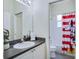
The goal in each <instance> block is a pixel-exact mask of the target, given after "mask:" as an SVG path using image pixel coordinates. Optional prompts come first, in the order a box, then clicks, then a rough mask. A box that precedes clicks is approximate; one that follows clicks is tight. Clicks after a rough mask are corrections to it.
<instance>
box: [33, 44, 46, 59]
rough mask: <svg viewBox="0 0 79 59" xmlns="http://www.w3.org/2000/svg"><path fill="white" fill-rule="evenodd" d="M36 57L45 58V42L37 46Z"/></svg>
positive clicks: (35, 58) (37, 58)
mask: <svg viewBox="0 0 79 59" xmlns="http://www.w3.org/2000/svg"><path fill="white" fill-rule="evenodd" d="M33 53H34V59H45V44H42V45H40V46H38V47H36V48H35V51H34V52H33Z"/></svg>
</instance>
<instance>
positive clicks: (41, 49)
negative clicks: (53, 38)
mask: <svg viewBox="0 0 79 59" xmlns="http://www.w3.org/2000/svg"><path fill="white" fill-rule="evenodd" d="M14 59H45V43H44V44H41V45H39V46H37V47H35V48H33V49H31V50H29V51H27V52H25V53H23V54H21V55H19V56H17V57H16V58H14Z"/></svg>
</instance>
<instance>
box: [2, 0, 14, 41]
mask: <svg viewBox="0 0 79 59" xmlns="http://www.w3.org/2000/svg"><path fill="white" fill-rule="evenodd" d="M3 3H4V5H3V8H4V9H3V11H4V13H3V14H4V15H3V16H4V19H3V21H4V23H3V25H4V28H6V29H8V30H9V32H10V37H9V39H11V40H13V29H14V28H13V0H4V1H3Z"/></svg>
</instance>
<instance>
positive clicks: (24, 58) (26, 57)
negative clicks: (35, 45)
mask: <svg viewBox="0 0 79 59" xmlns="http://www.w3.org/2000/svg"><path fill="white" fill-rule="evenodd" d="M14 59H33V52H32V50H30V51H28V52H25V53H23V54H21V55H20V56H18V57H16V58H14Z"/></svg>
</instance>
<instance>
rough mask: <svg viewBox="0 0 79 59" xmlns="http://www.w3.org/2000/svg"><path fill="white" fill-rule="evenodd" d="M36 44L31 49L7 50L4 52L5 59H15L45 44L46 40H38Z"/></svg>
mask: <svg viewBox="0 0 79 59" xmlns="http://www.w3.org/2000/svg"><path fill="white" fill-rule="evenodd" d="M33 42H34V43H35V45H34V46H32V47H29V48H25V49H15V48H9V49H7V50H5V51H4V59H13V58H15V57H17V56H19V55H21V54H23V53H25V52H27V51H29V50H31V49H33V48H35V47H37V46H39V45H41V44H42V43H45V38H39V39H38V40H35V41H33Z"/></svg>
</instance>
